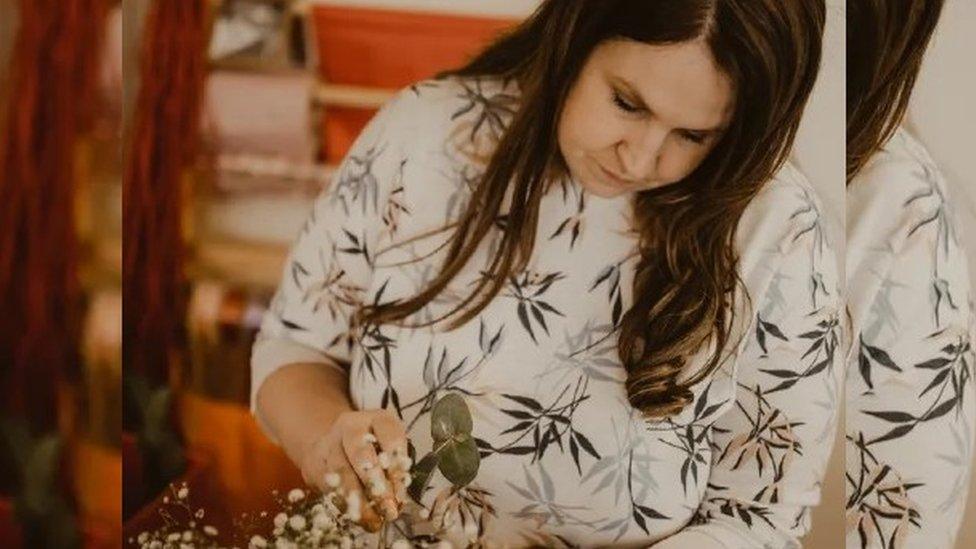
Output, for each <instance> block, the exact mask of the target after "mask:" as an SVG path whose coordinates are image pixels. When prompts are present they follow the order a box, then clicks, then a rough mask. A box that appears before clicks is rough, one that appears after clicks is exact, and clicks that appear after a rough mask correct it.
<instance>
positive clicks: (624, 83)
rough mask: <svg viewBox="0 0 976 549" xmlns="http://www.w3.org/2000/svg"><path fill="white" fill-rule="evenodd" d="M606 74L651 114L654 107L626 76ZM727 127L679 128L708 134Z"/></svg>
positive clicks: (722, 125)
mask: <svg viewBox="0 0 976 549" xmlns="http://www.w3.org/2000/svg"><path fill="white" fill-rule="evenodd" d="M608 76H609V78H610V80H611V83H616V84H617V85H619V86H620V87H622V88H624V91H625V92H627V94H628V95H629V96H631V100H632V101H634V102H635V103H636V104H637V105H636V106H637V107H639V108H641V109H643V110H645V111H647V112H649V113H652V114H653V113H654V109H652V108H651V107H650V106H649V105H648V104H647V101H645V100H644V97H643V96H642V95H641V94H640V92H638V91H637V89H636V88H635V87H634V85H633V84H631V83H630V82H629V81H628V80H627V79H626V78H624V77H622V76H616V75H612V74H611V75H608ZM727 128H728V126H727V125H726V124H721V125H719V126H716V127H714V128H707V129H696V128H680V129H681V130H682V131H686V132H691V133H695V134H700V135H710V134H717V133H721V132H723V131H725V130H726V129H727Z"/></svg>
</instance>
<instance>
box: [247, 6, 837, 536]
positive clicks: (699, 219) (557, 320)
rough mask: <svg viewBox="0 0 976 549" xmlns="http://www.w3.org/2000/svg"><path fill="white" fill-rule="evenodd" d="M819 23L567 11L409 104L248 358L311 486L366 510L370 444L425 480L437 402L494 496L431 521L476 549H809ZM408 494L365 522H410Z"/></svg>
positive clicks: (796, 11) (545, 12) (373, 134)
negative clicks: (808, 136) (467, 421)
mask: <svg viewBox="0 0 976 549" xmlns="http://www.w3.org/2000/svg"><path fill="white" fill-rule="evenodd" d="M823 24H824V5H823V2H822V1H818V0H803V1H797V2H787V3H783V2H779V1H773V0H762V1H753V0H750V1H748V2H743V1H738V0H697V1H688V0H680V1H678V0H672V1H656V2H646V1H642V0H630V1H626V0H617V1H605V2H595V1H565V0H558V1H546V2H543V3H542V5H541V6H540V7H539V9H538V10H537V11H536V13H535V14H534V15H533V16H532V17H531V18H529V19H528V20H527V21H526V22H525V23H524V24H522V25H521V26H520V27H518V28H517V29H516V30H515V31H514V32H512V33H511V34H509V35H508V36H506V37H504V38H502V39H501V40H500V41H498V42H497V43H495V44H494V45H492V46H490V47H489V48H488V49H487V50H486V51H484V52H483V53H482V54H480V55H479V56H477V57H476V58H475V59H474V60H472V61H471V63H470V64H469V65H467V66H466V67H463V68H461V69H459V70H457V71H454V72H452V73H448V74H444V75H441V76H440V78H439V79H437V80H430V81H424V82H420V83H418V84H416V85H414V86H412V87H411V88H409V89H407V90H404V91H402V92H401V93H399V94H398V95H397V96H396V98H395V99H394V100H393V101H391V102H390V103H389V104H388V105H386V106H385V107H384V108H383V109H382V110H381V112H380V113H379V114H378V115H377V116H376V117H375V118H374V120H373V121H372V122H371V123H370V124H369V126H368V127H367V129H366V130H365V131H364V132H363V134H362V135H361V136H360V137H359V139H358V140H357V142H356V144H355V145H354V147H353V150H352V151H351V152H350V153H349V155H348V156H347V157H346V159H345V161H344V162H343V164H342V166H341V167H340V170H339V174H338V175H337V176H336V179H335V181H334V183H333V187H332V188H330V190H329V191H328V192H327V193H325V194H324V195H323V196H322V197H321V198H320V199H319V201H318V202H317V204H316V205H315V208H314V211H313V213H312V216H311V218H310V220H309V223H308V224H307V225H306V227H305V229H304V230H303V231H302V236H301V237H300V238H299V240H298V242H297V243H296V245H295V247H294V249H293V251H292V254H291V257H290V260H289V262H288V265H287V266H286V269H285V273H284V278H283V281H282V284H281V287H280V288H279V291H278V294H277V296H276V298H275V300H274V303H273V305H272V308H271V311H270V313H269V314H268V316H267V318H266V319H265V323H264V325H263V327H262V332H261V337H260V339H259V341H258V342H257V343H256V345H255V348H254V355H253V363H252V367H253V371H254V374H253V384H252V385H253V387H254V389H253V399H252V404H253V407H254V411H255V414H256V415H257V417H258V418H259V420H260V421H261V422H262V424H263V426H264V427H265V429H266V431H267V432H268V434H269V436H271V437H273V438H274V439H275V440H277V441H279V442H280V443H281V444H282V446H283V447H284V449H285V450H286V451H287V452H288V454H289V456H291V458H292V459H293V460H294V461H295V463H296V464H298V466H299V467H301V468H302V471H303V473H304V475H305V478H306V479H307V480H308V481H309V482H310V483H312V484H316V485H318V486H322V482H323V481H322V480H321V479H322V478H323V476H324V475H325V474H326V472H327V471H330V470H339V471H340V472H341V475H342V476H343V479H344V480H343V482H345V486H346V487H347V489H363V487H362V486H363V480H359V479H364V480H365V479H368V478H369V473H368V471H367V470H366V469H367V468H368V466H369V464H370V463H373V462H374V460H375V459H376V458H375V449H374V448H373V447H372V446H371V445H369V444H363V443H362V442H361V441H362V435H363V434H364V433H366V432H372V433H373V434H374V435H375V437H376V439H378V444H379V448H380V449H383V450H393V449H394V448H396V447H400V448H402V446H403V444H404V437H405V436H406V434H408V435H409V438H410V441H411V443H412V444H413V445H414V446H415V448H416V452H417V456H422V455H424V454H425V453H426V452H428V451H429V450H430V449H431V447H432V440H431V435H430V405H431V404H432V403H433V401H434V400H435V399H436V398H439V397H441V396H443V395H444V394H448V393H454V394H460V395H462V396H463V397H464V399H465V401H466V402H467V403H468V405H469V407H470V408H471V409H472V414H473V416H474V430H473V434H474V436H475V437H476V439H477V442H478V448H479V451H480V454H481V464H480V469H479V471H478V475H477V477H476V478H475V480H474V481H473V482H472V483H471V484H470V485H468V486H467V487H465V488H463V489H462V490H460V491H454V492H452V491H450V490H445V487H448V488H449V486H448V485H447V484H446V481H444V480H443V479H441V478H439V477H437V476H435V478H434V479H433V481H432V483H431V487H430V488H429V489H428V490H427V491H425V492H424V493H423V495H422V497H421V503H422V504H423V505H424V506H427V507H430V506H432V505H433V504H434V502H435V501H438V502H439V503H440V504H442V506H443V507H447V508H449V509H452V510H453V511H452V512H453V513H454V515H455V516H457V517H458V518H459V520H457V521H456V522H457V523H458V524H461V523H469V522H472V521H473V522H474V523H475V524H476V525H477V527H476V528H470V529H469V530H468V531H467V532H463V531H462V532H461V533H460V534H459V535H462V534H470V535H471V538H469V539H468V540H467V541H470V540H471V539H472V538H480V540H481V541H482V542H483V543H484V544H486V545H489V546H496V545H497V546H525V545H530V544H541V545H547V546H555V545H562V544H566V545H576V544H578V545H584V546H595V545H610V544H613V545H637V546H641V545H643V546H647V545H648V544H650V543H658V546H660V547H665V548H666V547H696V548H700V547H710V546H711V547H743V546H748V547H752V546H763V545H767V544H769V545H771V546H776V547H780V546H797V545H798V541H797V540H798V539H799V538H800V537H801V536H802V535H803V534H804V533H805V532H806V531H807V529H808V527H809V510H810V508H811V506H813V505H815V504H816V503H817V501H818V498H819V482H820V478H821V476H822V472H823V468H824V465H825V462H826V458H827V455H828V453H829V450H830V448H829V445H830V444H829V443H830V441H831V433H832V431H833V428H834V426H835V421H836V419H835V414H834V412H835V409H834V405H833V403H834V402H835V400H836V396H837V395H836V391H837V390H838V388H837V387H838V386H837V375H838V372H839V368H835V367H834V361H835V357H837V358H839V355H840V353H836V352H835V351H836V350H837V339H838V338H837V336H838V327H837V318H838V314H837V311H838V294H837V290H836V273H835V266H834V259H833V252H832V250H831V248H830V247H829V244H828V243H827V242H826V240H825V238H824V235H823V231H822V229H821V225H820V215H819V210H818V206H817V200H816V199H815V197H814V193H813V191H812V190H811V189H810V188H809V186H808V185H807V183H806V182H805V181H804V180H803V178H802V177H801V176H800V175H799V174H798V173H797V172H796V171H795V170H793V169H792V168H789V167H786V168H783V169H782V170H780V168H781V167H782V166H783V163H784V161H785V159H786V157H787V155H788V153H789V151H790V147H791V144H792V141H793V136H794V134H795V132H796V128H797V125H798V122H799V120H800V116H801V113H802V110H803V106H804V104H805V102H806V99H807V97H808V95H809V93H810V89H811V87H812V85H813V82H814V80H815V77H816V74H817V70H818V66H819V61H820V42H821V34H822V29H823ZM777 173H778V175H777ZM774 176H776V177H775V179H773V178H774ZM771 179H772V180H771ZM328 366H331V368H329V367H328ZM364 465H365V467H364ZM392 488H393V489H392V490H387V492H386V494H387V496H385V497H383V498H380V499H379V501H378V502H377V504H376V507H375V509H367V513H366V516H364V521H365V522H366V523H368V524H373V525H374V526H375V523H376V521H378V520H379V515H380V514H384V515H385V516H386V517H387V518H393V517H395V516H396V515H397V512H398V507H399V504H400V503H402V502H400V501H397V498H396V497H395V496H393V495H391V494H395V493H396V492H397V491H398V487H397V486H393V487H392ZM445 498H447V499H448V500H450V501H453V502H454V505H450V501H449V502H448V504H447V505H443V504H444V499H445ZM665 538H666V539H665ZM661 540H664V541H661Z"/></svg>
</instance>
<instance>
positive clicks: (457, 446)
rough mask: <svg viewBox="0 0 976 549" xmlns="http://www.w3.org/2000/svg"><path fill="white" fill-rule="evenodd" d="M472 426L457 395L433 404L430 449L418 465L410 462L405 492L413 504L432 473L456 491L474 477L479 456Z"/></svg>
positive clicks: (447, 396) (478, 463) (478, 464)
mask: <svg viewBox="0 0 976 549" xmlns="http://www.w3.org/2000/svg"><path fill="white" fill-rule="evenodd" d="M473 426H474V425H473V422H472V420H471V412H470V410H468V405H467V404H466V403H465V402H464V399H463V398H461V396H460V395H458V394H456V393H449V394H447V395H445V396H443V397H441V399H440V400H438V401H437V402H436V403H435V404H434V407H433V409H432V410H431V420H430V435H431V438H433V440H434V446H433V449H432V450H431V451H430V452H428V453H427V455H425V456H424V457H423V458H421V459H420V460H419V461H418V460H416V459H414V466H413V468H411V470H410V477H411V478H412V481H411V483H410V488H409V489H408V490H407V492H408V493H409V494H410V497H411V498H413V500H414V501H416V502H418V503H419V502H420V498H421V496H422V495H423V493H424V490H426V489H427V486H428V485H429V484H430V479H431V477H432V476H433V473H434V470H435V469H437V470H439V471H440V472H441V474H442V475H444V478H446V479H447V480H448V481H449V482H450V483H451V484H453V485H454V486H456V487H458V488H461V487H464V486H466V485H467V484H468V483H469V482H471V481H472V480H474V478H475V477H476V476H477V475H478V467H479V466H480V465H481V456H480V455H479V453H478V446H477V444H475V441H474V437H473V436H471V430H472V428H473ZM411 457H414V456H411Z"/></svg>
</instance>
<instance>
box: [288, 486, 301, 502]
mask: <svg viewBox="0 0 976 549" xmlns="http://www.w3.org/2000/svg"><path fill="white" fill-rule="evenodd" d="M303 499H305V491H304V490H302V489H300V488H295V489H294V490H292V491H290V492H288V501H290V502H291V503H298V502H299V501H302V500H303Z"/></svg>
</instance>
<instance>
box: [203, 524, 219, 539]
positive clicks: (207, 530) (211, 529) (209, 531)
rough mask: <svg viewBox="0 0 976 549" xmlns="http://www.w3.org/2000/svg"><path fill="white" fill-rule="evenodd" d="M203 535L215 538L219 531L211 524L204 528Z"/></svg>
mask: <svg viewBox="0 0 976 549" xmlns="http://www.w3.org/2000/svg"><path fill="white" fill-rule="evenodd" d="M203 533H204V534H207V535H208V536H210V537H215V536H216V535H217V529H216V528H214V527H213V526H210V525H209V524H208V525H206V526H204V527H203Z"/></svg>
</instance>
